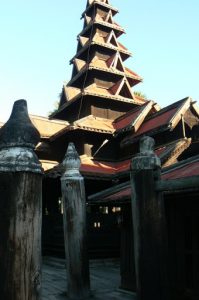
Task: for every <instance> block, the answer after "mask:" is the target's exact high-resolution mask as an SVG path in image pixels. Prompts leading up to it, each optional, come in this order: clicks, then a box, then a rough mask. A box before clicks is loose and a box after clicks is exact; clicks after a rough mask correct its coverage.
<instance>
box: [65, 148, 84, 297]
mask: <svg viewBox="0 0 199 300" xmlns="http://www.w3.org/2000/svg"><path fill="white" fill-rule="evenodd" d="M63 165H64V167H65V170H66V171H65V173H64V175H63V176H62V178H61V184H62V197H63V203H64V215H63V217H64V239H65V252H66V266H67V280H68V297H69V298H70V299H75V300H83V299H87V298H88V297H89V294H90V279H89V260H88V251H87V239H86V201H85V187H84V179H83V177H82V176H81V174H80V172H79V168H80V159H79V156H78V154H77V152H76V149H75V147H74V145H73V144H72V143H70V144H69V146H68V150H67V153H66V156H65V158H64V161H63Z"/></svg>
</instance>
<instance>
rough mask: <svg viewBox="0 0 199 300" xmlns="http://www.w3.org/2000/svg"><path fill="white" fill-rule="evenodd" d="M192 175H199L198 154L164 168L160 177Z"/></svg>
mask: <svg viewBox="0 0 199 300" xmlns="http://www.w3.org/2000/svg"><path fill="white" fill-rule="evenodd" d="M192 176H199V155H197V156H195V157H191V158H189V159H186V160H184V161H182V162H179V163H176V164H173V165H172V166H170V167H168V168H166V169H165V170H164V172H163V174H162V179H165V180H170V179H179V178H186V177H192Z"/></svg>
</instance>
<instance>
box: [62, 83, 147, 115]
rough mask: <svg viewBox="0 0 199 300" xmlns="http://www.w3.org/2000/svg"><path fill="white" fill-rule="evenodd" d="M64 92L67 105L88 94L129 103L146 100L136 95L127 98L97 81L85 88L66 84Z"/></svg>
mask: <svg viewBox="0 0 199 300" xmlns="http://www.w3.org/2000/svg"><path fill="white" fill-rule="evenodd" d="M64 92H65V95H66V99H67V102H68V104H67V105H69V102H70V101H71V102H72V101H75V100H77V99H78V98H80V97H83V96H86V95H90V96H94V97H100V98H105V99H106V98H108V99H112V100H116V101H122V102H127V103H132V104H138V105H142V104H144V103H145V102H146V100H144V99H139V98H136V96H134V97H133V98H126V97H122V96H120V95H119V94H115V95H114V94H113V92H112V91H111V90H110V89H106V88H101V87H99V86H97V85H96V84H95V83H94V84H92V85H90V86H88V87H86V88H84V89H78V88H74V87H71V86H65V87H64ZM65 105H66V104H65ZM62 106H63V105H62ZM61 108H62V107H60V109H61Z"/></svg>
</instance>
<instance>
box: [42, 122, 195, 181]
mask: <svg viewBox="0 0 199 300" xmlns="http://www.w3.org/2000/svg"><path fill="white" fill-rule="evenodd" d="M83 122H84V121H83ZM86 122H87V121H86ZM105 126H107V125H105ZM189 143H190V140H188V139H181V140H178V141H175V142H173V143H171V144H168V145H165V146H163V147H160V148H157V149H156V150H155V153H156V154H157V155H158V156H159V157H160V159H161V162H162V163H163V164H164V165H165V166H166V165H169V164H170V163H173V161H174V159H175V160H176V159H177V158H178V157H179V156H180V154H181V153H182V151H184V150H185V149H186V147H188V146H189ZM80 158H81V169H80V170H81V172H82V174H83V175H85V176H86V175H87V176H91V177H92V176H98V177H103V176H109V177H118V176H120V175H122V174H124V173H128V172H129V171H130V166H131V159H126V160H123V161H118V162H107V161H98V160H95V159H93V158H92V157H89V156H87V155H82V156H81V157H80ZM172 159H173V161H172ZM54 167H55V168H54ZM61 169H62V165H61V164H58V163H57V165H56V166H54V165H52V168H49V171H48V172H49V173H48V174H47V175H49V176H51V174H54V175H53V176H55V175H56V177H58V176H60V173H61ZM198 173H199V170H198Z"/></svg>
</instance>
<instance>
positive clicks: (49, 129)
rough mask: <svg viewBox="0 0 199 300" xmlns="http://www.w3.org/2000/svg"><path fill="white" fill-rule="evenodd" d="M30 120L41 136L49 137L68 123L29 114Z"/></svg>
mask: <svg viewBox="0 0 199 300" xmlns="http://www.w3.org/2000/svg"><path fill="white" fill-rule="evenodd" d="M30 119H31V122H32V123H33V125H34V126H35V127H36V128H37V130H38V131H39V133H40V135H41V137H42V138H49V137H51V136H52V135H54V134H55V133H57V132H58V131H60V130H61V129H63V128H66V127H67V126H68V125H69V123H68V122H67V121H61V120H55V119H54V120H52V119H51V120H50V119H48V118H46V117H40V116H35V115H30Z"/></svg>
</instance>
